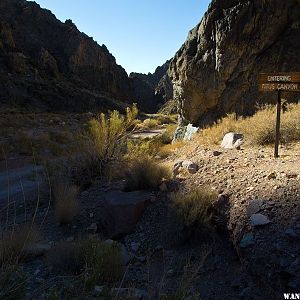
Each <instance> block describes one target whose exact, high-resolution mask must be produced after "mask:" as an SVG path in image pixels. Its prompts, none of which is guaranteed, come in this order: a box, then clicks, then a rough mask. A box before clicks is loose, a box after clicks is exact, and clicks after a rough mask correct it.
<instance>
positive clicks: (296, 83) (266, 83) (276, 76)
mask: <svg viewBox="0 0 300 300" xmlns="http://www.w3.org/2000/svg"><path fill="white" fill-rule="evenodd" d="M259 90H260V91H261V92H272V91H277V113H276V133H275V149H274V157H278V156H279V155H278V148H279V140H280V113H281V91H286V92H300V72H295V73H261V74H259Z"/></svg>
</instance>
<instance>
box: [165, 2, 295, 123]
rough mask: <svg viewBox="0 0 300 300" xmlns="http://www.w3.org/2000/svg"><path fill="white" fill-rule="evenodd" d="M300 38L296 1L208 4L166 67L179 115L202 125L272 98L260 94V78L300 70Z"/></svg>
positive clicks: (246, 111)
mask: <svg viewBox="0 0 300 300" xmlns="http://www.w3.org/2000/svg"><path fill="white" fill-rule="evenodd" d="M299 36H300V2H299V1H298V0H289V1H281V0H264V1H262V0H253V1H248V0H226V1H223V0H214V1H212V3H211V5H210V7H209V9H208V11H207V12H206V14H205V15H204V17H203V19H202V21H201V22H200V23H199V24H198V25H197V26H196V27H195V28H194V29H192V30H191V31H190V33H189V35H188V38H187V40H186V42H185V43H184V45H183V46H182V47H181V49H180V50H179V51H178V52H177V54H176V56H175V58H174V59H173V61H172V62H171V66H170V69H169V75H170V77H171V79H172V81H173V83H174V98H175V99H177V100H179V103H180V107H179V109H180V113H181V116H182V117H184V118H185V119H186V120H187V121H190V122H192V123H196V124H198V125H203V124H206V123H210V122H212V121H215V120H216V119H217V118H219V117H221V116H223V115H224V114H226V113H228V112H236V113H237V114H240V115H248V114H252V113H253V112H254V110H255V105H256V104H257V103H260V104H262V103H266V102H272V101H273V100H275V99H276V96H275V94H274V93H260V92H259V91H258V75H259V73H260V72H279V71H281V72H288V71H300V55H299V51H300V39H299ZM293 97H294V98H297V97H298V98H299V95H297V94H296V93H294V94H292V93H290V94H289V95H288V98H289V99H292V98H293Z"/></svg>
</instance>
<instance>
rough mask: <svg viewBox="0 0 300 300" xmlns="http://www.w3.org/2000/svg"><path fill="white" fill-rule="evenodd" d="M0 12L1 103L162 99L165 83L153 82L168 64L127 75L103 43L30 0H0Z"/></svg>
mask: <svg viewBox="0 0 300 300" xmlns="http://www.w3.org/2000/svg"><path fill="white" fill-rule="evenodd" d="M0 15H1V20H0V78H1V80H0V105H6V106H18V107H22V108H28V109H33V108H34V109H36V110H43V111H44V110H48V111H58V110H67V111H78V112H81V111H89V110H93V109H110V108H118V109H122V107H124V106H125V105H126V103H133V102H138V103H139V108H140V109H141V110H144V111H148V112H150V111H154V110H155V109H156V108H157V106H158V103H160V102H163V101H164V98H163V97H164V95H165V92H164V90H165V87H164V84H161V85H160V89H159V93H155V88H156V86H157V84H158V83H159V81H160V79H161V78H162V77H163V76H164V75H165V73H166V69H167V67H161V68H158V69H157V71H156V72H155V73H154V74H153V75H151V76H146V77H147V80H144V78H143V76H142V75H138V74H136V75H135V76H132V77H133V78H129V77H128V75H127V73H126V71H125V70H124V69H123V68H122V67H121V66H119V65H117V63H116V60H115V58H114V57H113V56H112V54H110V53H109V51H108V49H107V48H106V46H105V45H102V46H100V45H98V44H97V43H96V42H95V41H94V40H93V39H92V38H90V37H88V36H87V35H85V34H84V33H81V32H80V31H79V30H78V29H77V27H76V26H75V24H73V22H72V21H71V20H67V21H66V22H65V23H62V22H60V21H59V20H57V19H56V17H55V16H54V15H53V14H52V13H51V12H50V11H48V10H45V9H41V8H40V6H39V5H38V4H36V3H35V2H27V1H25V0H2V1H1V2H0ZM166 66H168V64H166ZM148 77H149V78H148ZM150 77H151V78H150ZM168 92H169V94H172V93H171V92H170V91H169V90H168Z"/></svg>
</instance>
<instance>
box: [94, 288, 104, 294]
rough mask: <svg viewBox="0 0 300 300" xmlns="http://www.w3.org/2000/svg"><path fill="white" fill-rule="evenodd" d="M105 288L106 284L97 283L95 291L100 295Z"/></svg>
mask: <svg viewBox="0 0 300 300" xmlns="http://www.w3.org/2000/svg"><path fill="white" fill-rule="evenodd" d="M103 289H104V285H101V286H100V285H96V286H95V287H94V292H95V295H96V296H99V295H101V294H102V292H103Z"/></svg>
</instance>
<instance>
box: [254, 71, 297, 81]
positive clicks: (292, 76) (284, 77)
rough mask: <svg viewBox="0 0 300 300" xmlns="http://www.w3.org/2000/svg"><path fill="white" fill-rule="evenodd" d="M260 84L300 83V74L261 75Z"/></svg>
mask: <svg viewBox="0 0 300 300" xmlns="http://www.w3.org/2000/svg"><path fill="white" fill-rule="evenodd" d="M259 83H300V72H291V73H261V74H259Z"/></svg>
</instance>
